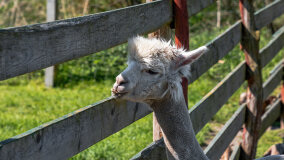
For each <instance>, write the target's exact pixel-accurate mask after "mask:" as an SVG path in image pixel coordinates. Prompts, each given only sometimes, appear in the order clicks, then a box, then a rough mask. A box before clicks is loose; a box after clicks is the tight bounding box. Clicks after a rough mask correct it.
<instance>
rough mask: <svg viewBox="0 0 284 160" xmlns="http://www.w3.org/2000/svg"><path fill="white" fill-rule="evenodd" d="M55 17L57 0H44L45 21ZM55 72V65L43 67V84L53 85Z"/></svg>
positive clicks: (52, 19) (53, 19)
mask: <svg viewBox="0 0 284 160" xmlns="http://www.w3.org/2000/svg"><path fill="white" fill-rule="evenodd" d="M56 18H57V0H47V1H46V21H47V22H51V21H55V20H56ZM55 74H56V66H51V67H48V68H46V69H45V78H44V82H45V86H46V87H53V86H54V80H55V76H56V75H55Z"/></svg>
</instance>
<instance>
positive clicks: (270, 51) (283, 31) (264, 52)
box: [260, 9, 284, 67]
mask: <svg viewBox="0 0 284 160" xmlns="http://www.w3.org/2000/svg"><path fill="white" fill-rule="evenodd" d="M283 10H284V9H283ZM283 47H284V26H283V27H281V28H280V29H279V30H278V31H277V32H276V33H274V34H273V38H272V40H270V41H269V43H268V44H267V45H266V46H265V47H263V48H262V49H261V50H260V54H261V66H262V67H265V66H266V65H267V64H268V63H269V62H270V61H271V60H272V58H273V57H275V55H276V54H277V53H278V52H279V51H280V50H281V49H282V48H283Z"/></svg>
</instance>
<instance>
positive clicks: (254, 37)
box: [239, 0, 263, 160]
mask: <svg viewBox="0 0 284 160" xmlns="http://www.w3.org/2000/svg"><path fill="white" fill-rule="evenodd" d="M239 7H240V16H241V20H242V25H243V27H242V34H241V35H242V36H241V37H242V38H241V46H240V47H241V49H242V51H243V52H244V54H245V60H246V64H247V72H246V73H247V77H248V78H247V84H248V87H247V94H246V95H247V96H246V102H247V111H248V114H247V116H246V122H245V125H244V129H243V140H242V149H243V151H244V152H241V155H240V156H241V158H240V159H243V160H251V159H254V157H255V155H256V147H257V141H258V135H259V130H260V125H261V114H262V105H263V88H262V72H261V59H260V54H259V39H260V33H259V31H256V30H255V17H254V6H253V0H239Z"/></svg>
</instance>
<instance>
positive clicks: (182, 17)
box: [174, 0, 189, 106]
mask: <svg viewBox="0 0 284 160" xmlns="http://www.w3.org/2000/svg"><path fill="white" fill-rule="evenodd" d="M174 22H175V43H176V46H177V47H178V48H181V47H183V48H184V49H185V50H189V26H188V12H187V5H186V0H174ZM187 87H188V80H187V79H186V78H183V79H182V89H183V95H184V100H185V102H186V105H187V106H188V101H187V99H188V98H187Z"/></svg>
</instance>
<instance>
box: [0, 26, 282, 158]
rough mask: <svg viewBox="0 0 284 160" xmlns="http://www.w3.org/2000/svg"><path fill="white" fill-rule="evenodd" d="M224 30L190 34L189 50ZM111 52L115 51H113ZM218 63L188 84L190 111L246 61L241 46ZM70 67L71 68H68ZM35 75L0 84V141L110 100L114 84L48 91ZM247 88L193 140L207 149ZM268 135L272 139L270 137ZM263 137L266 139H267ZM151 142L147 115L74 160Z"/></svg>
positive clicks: (113, 154)
mask: <svg viewBox="0 0 284 160" xmlns="http://www.w3.org/2000/svg"><path fill="white" fill-rule="evenodd" d="M224 30H225V28H223V29H212V30H207V31H204V32H202V33H200V34H192V36H191V41H190V42H191V43H190V46H191V48H192V49H193V48H197V47H198V46H200V45H203V44H206V43H207V42H208V41H210V40H212V39H214V37H216V36H217V35H219V34H220V33H222V32H223V31H224ZM264 33H265V34H263V35H262V37H264V38H263V39H262V40H261V46H262V47H263V46H264V45H265V44H266V43H267V42H268V41H269V37H270V35H269V34H266V33H267V31H264ZM121 48H124V47H121ZM121 48H120V49H121ZM112 50H113V52H115V49H112ZM282 53H283V50H282ZM110 55H111V54H110ZM281 58H282V54H278V55H277V56H276V58H274V59H273V60H272V62H271V63H270V64H269V65H268V66H267V67H266V68H265V69H264V70H263V71H264V73H263V77H264V79H266V78H267V77H268V75H269V70H271V69H272V68H273V67H274V65H275V64H276V63H277V62H278V61H279V60H280V59H281ZM222 60H223V61H224V63H217V64H216V65H214V67H213V68H211V69H210V70H209V71H208V72H206V73H205V74H203V75H202V76H201V77H200V78H199V79H198V80H196V81H195V82H194V83H192V84H191V85H190V86H189V88H188V92H189V94H188V98H189V107H192V106H193V105H194V104H196V103H197V102H198V101H200V100H201V98H202V97H203V96H205V95H206V94H207V93H208V92H209V91H210V90H211V89H213V88H214V86H215V85H216V84H218V83H219V82H220V81H221V80H222V79H223V78H224V77H225V76H226V75H227V74H228V73H230V72H231V71H232V70H233V69H234V67H236V66H237V65H238V64H239V63H240V62H241V61H242V60H244V56H243V53H242V52H241V51H240V49H239V46H236V47H235V48H234V49H233V50H232V51H231V52H230V54H228V55H227V56H225V57H224V58H223V59H222ZM104 67H107V66H104ZM70 69H72V67H70V68H68V69H67V70H70ZM35 74H36V75H37V74H38V75H37V76H34V75H33V77H36V78H29V75H27V76H21V77H17V78H14V79H11V80H7V81H4V82H0V90H1V92H0V140H4V139H6V138H9V137H12V136H15V135H17V134H20V133H22V132H25V131H27V130H29V129H31V128H34V127H36V126H38V125H40V124H42V123H45V122H48V121H50V120H53V119H56V118H58V117H61V116H63V115H65V114H67V113H69V112H72V111H74V110H77V109H79V108H81V107H84V106H87V105H89V104H92V103H94V102H97V101H99V100H102V99H104V98H106V97H108V96H110V88H111V86H112V83H113V81H114V79H113V80H105V81H98V82H95V81H91V80H84V79H81V80H78V81H77V82H76V83H74V84H72V85H68V84H67V85H62V86H61V87H58V88H53V89H46V88H45V87H44V84H43V80H42V76H41V74H42V73H40V72H38V73H35ZM68 78H72V77H68ZM245 88H246V84H244V85H243V86H242V87H241V88H240V89H239V90H237V91H236V93H235V94H234V95H233V96H232V97H231V98H230V99H229V101H228V102H227V103H226V104H225V105H224V106H223V107H222V108H221V109H220V111H219V112H218V113H217V114H216V115H215V116H214V117H213V119H212V121H211V122H210V123H208V124H207V125H206V126H205V127H204V128H203V129H202V130H201V131H200V132H199V133H198V134H197V139H198V141H199V142H200V143H201V144H202V146H205V145H206V144H207V143H208V142H209V141H210V139H212V137H213V136H214V134H216V133H213V132H215V130H216V129H215V128H216V126H217V127H221V126H222V125H224V124H225V122H226V121H227V120H228V119H229V118H230V117H231V116H232V115H233V113H234V112H235V111H236V110H237V109H238V107H239V105H238V100H239V95H240V93H241V92H244V91H245ZM269 135H270V134H269ZM271 135H272V136H273V137H274V134H273V133H272V134H271ZM263 137H264V136H263ZM278 137H279V136H278ZM267 139H268V140H269V138H267ZM151 141H152V115H148V116H146V117H145V118H143V119H141V120H139V121H137V122H135V123H133V124H132V125H130V126H128V127H126V128H124V129H123V130H122V131H120V132H118V133H116V134H114V135H112V136H110V137H108V138H106V139H104V140H102V141H101V142H99V143H97V144H95V145H93V146H92V147H90V148H88V149H87V150H85V151H83V152H81V153H80V154H78V155H76V156H74V157H73V158H72V159H76V160H77V159H78V160H79V159H80V160H81V159H129V158H131V157H132V156H133V155H135V154H136V153H137V152H139V151H140V150H141V149H143V148H144V147H146V146H147V145H148V144H150V143H151ZM271 142H275V141H274V140H273V141H271ZM259 144H260V148H261V146H264V145H262V143H261V142H260V143H259ZM269 145H270V144H269ZM266 146H267V145H265V147H266ZM260 152H261V151H260Z"/></svg>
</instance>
